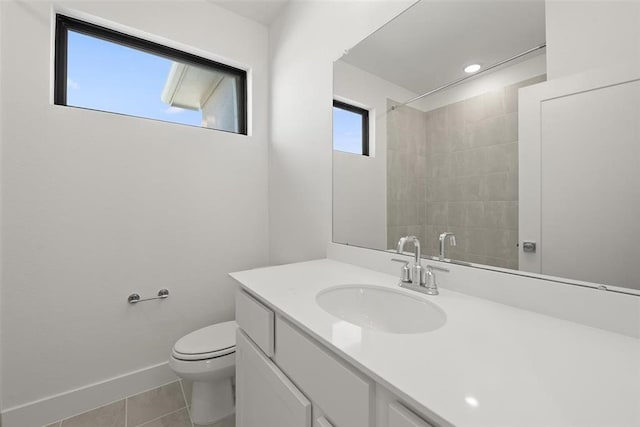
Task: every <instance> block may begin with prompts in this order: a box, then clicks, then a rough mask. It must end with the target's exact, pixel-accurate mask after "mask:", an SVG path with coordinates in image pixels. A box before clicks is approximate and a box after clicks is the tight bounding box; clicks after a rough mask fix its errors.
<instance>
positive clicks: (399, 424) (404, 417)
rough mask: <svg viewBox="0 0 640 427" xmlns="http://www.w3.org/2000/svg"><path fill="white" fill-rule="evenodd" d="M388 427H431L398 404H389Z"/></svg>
mask: <svg viewBox="0 0 640 427" xmlns="http://www.w3.org/2000/svg"><path fill="white" fill-rule="evenodd" d="M389 427H433V426H431V424H428V423H426V422H424V421H423V420H422V419H420V418H419V417H418V416H417V415H416V414H414V413H413V412H411V411H409V410H408V409H407V408H405V407H404V406H402V405H401V404H400V403H398V402H393V403H390V404H389Z"/></svg>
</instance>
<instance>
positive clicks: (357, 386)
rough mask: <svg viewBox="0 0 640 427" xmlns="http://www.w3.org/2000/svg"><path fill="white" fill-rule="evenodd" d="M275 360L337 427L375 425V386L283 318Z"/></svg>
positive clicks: (280, 324) (366, 426)
mask: <svg viewBox="0 0 640 427" xmlns="http://www.w3.org/2000/svg"><path fill="white" fill-rule="evenodd" d="M274 360H275V361H276V364H277V365H278V366H279V367H280V369H282V371H283V372H284V373H285V374H286V375H287V376H288V377H289V378H290V379H291V381H293V382H294V383H295V384H296V385H297V386H298V387H300V389H301V390H303V392H304V393H305V395H306V396H307V397H308V398H309V399H310V400H311V401H313V403H314V405H317V406H318V407H319V408H320V409H321V410H322V412H323V413H324V414H326V416H327V418H328V419H330V420H331V422H332V423H333V425H334V426H335V427H371V426H373V425H374V424H373V420H374V417H373V412H374V401H373V396H374V390H375V384H374V383H373V382H372V381H371V380H370V379H368V378H367V377H365V376H363V375H362V374H360V373H358V372H356V371H354V370H353V369H351V368H349V367H347V366H346V365H345V364H344V363H343V362H341V361H340V360H338V359H337V357H335V356H333V355H331V354H330V353H329V351H328V350H326V349H324V348H323V347H322V346H320V345H319V344H316V343H315V342H314V341H312V340H311V339H310V338H307V337H306V336H304V335H303V334H302V332H300V331H298V330H297V329H296V328H295V327H293V326H292V325H290V324H289V323H288V322H287V321H285V320H283V319H281V318H277V319H276V356H275V359H274Z"/></svg>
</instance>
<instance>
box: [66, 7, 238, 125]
mask: <svg viewBox="0 0 640 427" xmlns="http://www.w3.org/2000/svg"><path fill="white" fill-rule="evenodd" d="M55 49H56V52H55V79H54V102H55V104H57V105H66V106H70V107H80V108H88V109H92V110H100V111H108V112H112V113H119V114H126V115H129V116H137V117H144V118H149V119H156V120H163V121H167V122H173V123H181V124H186V125H192V126H202V127H206V128H210V129H217V130H222V131H227V132H234V133H240V134H244V135H246V134H247V72H246V71H244V70H240V69H237V68H233V67H230V66H228V65H224V64H220V63H218V62H214V61H211V60H208V59H205V58H201V57H199V56H196V55H192V54H190V53H186V52H182V51H180V50H177V49H173V48H170V47H167V46H163V45H160V44H157V43H154V42H150V41H147V40H143V39H140V38H138V37H134V36H130V35H127V34H123V33H121V32H118V31H114V30H110V29H107V28H104V27H100V26H97V25H94V24H89V23H86V22H82V21H79V20H77V19H74V18H69V17H67V16H63V15H57V16H56V46H55Z"/></svg>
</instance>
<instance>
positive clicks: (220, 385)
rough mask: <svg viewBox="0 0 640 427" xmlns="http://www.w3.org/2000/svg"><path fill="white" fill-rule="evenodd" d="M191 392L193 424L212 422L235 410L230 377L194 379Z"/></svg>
mask: <svg viewBox="0 0 640 427" xmlns="http://www.w3.org/2000/svg"><path fill="white" fill-rule="evenodd" d="M192 387H193V388H192V393H191V419H192V420H193V423H194V424H213V423H215V422H217V421H220V420H222V419H223V418H226V417H228V416H230V415H231V414H233V413H234V412H235V402H234V400H235V399H234V397H233V386H232V383H231V378H225V379H221V380H216V381H194V382H193V386H192Z"/></svg>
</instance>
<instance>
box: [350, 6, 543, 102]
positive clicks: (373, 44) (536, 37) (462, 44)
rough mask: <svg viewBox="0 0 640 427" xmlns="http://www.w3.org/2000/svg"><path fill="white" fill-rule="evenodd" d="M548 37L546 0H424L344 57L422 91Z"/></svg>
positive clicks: (400, 83) (392, 80)
mask: <svg viewBox="0 0 640 427" xmlns="http://www.w3.org/2000/svg"><path fill="white" fill-rule="evenodd" d="M544 43H545V16H544V0H521V1H518V0H511V1H505V0H477V1H469V0H466V1H455V0H445V1H442V0H441V1H433V0H422V1H421V2H419V3H416V4H415V5H414V6H413V7H411V8H410V9H408V10H407V11H406V12H404V13H403V14H402V15H400V16H398V17H397V18H396V19H394V20H393V21H391V22H390V23H388V24H387V25H385V26H384V27H382V28H381V29H380V30H378V31H377V32H375V33H374V34H372V35H371V36H369V37H368V38H366V39H365V40H364V41H362V42H361V43H359V44H358V45H356V46H355V47H354V48H352V49H350V50H349V52H348V54H347V55H345V56H343V57H342V58H341V59H342V60H343V61H345V62H348V63H350V64H352V65H354V66H356V67H358V68H360V69H363V70H366V71H368V72H370V73H372V74H375V75H377V76H379V77H381V78H383V79H384V80H387V81H390V82H393V83H395V84H397V85H399V86H402V87H404V88H406V89H409V90H411V91H412V92H414V93H417V94H421V93H424V92H427V91H429V90H431V89H434V88H437V87H439V86H441V85H443V84H446V83H449V82H451V81H452V80H455V79H457V78H460V77H463V76H465V75H467V74H465V73H464V71H463V68H464V66H466V65H468V64H473V63H479V64H481V65H484V66H488V65H492V64H495V63H497V62H500V61H502V60H505V59H507V58H510V57H512V56H514V55H516V54H518V53H521V52H524V51H526V50H528V49H530V48H532V47H535V46H538V45H541V44H544ZM541 52H543V51H538V53H541Z"/></svg>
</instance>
